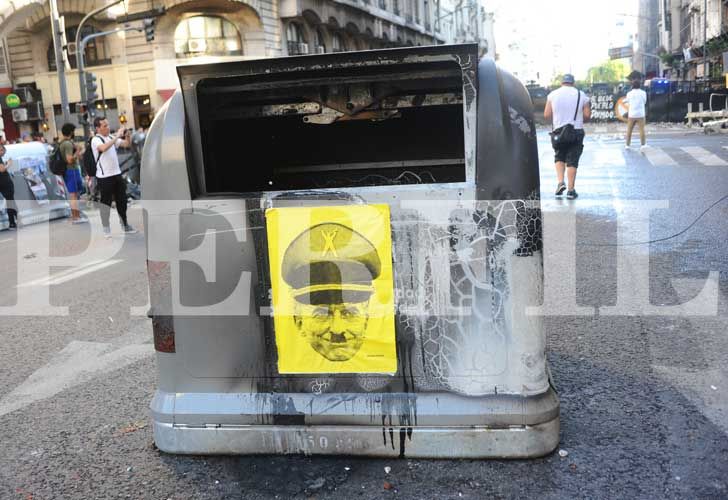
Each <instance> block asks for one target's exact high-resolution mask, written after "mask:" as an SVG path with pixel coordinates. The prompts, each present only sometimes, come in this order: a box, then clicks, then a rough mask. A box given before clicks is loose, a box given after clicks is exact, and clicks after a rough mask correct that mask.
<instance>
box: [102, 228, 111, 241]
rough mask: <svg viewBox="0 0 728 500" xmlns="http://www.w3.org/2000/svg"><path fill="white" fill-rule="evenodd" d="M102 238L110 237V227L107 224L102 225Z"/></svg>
mask: <svg viewBox="0 0 728 500" xmlns="http://www.w3.org/2000/svg"><path fill="white" fill-rule="evenodd" d="M104 238H106V239H109V238H111V228H110V227H109V226H104Z"/></svg>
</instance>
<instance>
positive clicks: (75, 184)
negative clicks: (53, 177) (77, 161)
mask: <svg viewBox="0 0 728 500" xmlns="http://www.w3.org/2000/svg"><path fill="white" fill-rule="evenodd" d="M63 180H64V181H65V182H66V189H67V190H68V192H69V193H81V192H82V191H83V180H82V179H81V171H80V170H79V169H77V168H68V169H66V173H65V174H63Z"/></svg>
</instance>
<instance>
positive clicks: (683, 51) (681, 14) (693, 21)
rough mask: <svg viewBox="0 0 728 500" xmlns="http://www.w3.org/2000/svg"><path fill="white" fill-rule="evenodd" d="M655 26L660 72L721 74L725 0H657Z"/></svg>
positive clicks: (727, 46)
mask: <svg viewBox="0 0 728 500" xmlns="http://www.w3.org/2000/svg"><path fill="white" fill-rule="evenodd" d="M706 7H707V8H706ZM657 29H658V42H659V53H660V66H659V71H660V76H663V77H666V78H671V79H679V80H707V79H719V78H721V75H722V74H723V73H724V70H725V68H723V62H722V58H723V52H726V51H728V2H726V0H659V2H658V20H657Z"/></svg>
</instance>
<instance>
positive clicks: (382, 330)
mask: <svg viewBox="0 0 728 500" xmlns="http://www.w3.org/2000/svg"><path fill="white" fill-rule="evenodd" d="M265 217H266V223H267V235H268V256H269V261H270V274H271V285H272V289H273V297H272V305H273V324H274V327H275V335H276V345H277V347H278V371H279V372H280V373H392V374H393V373H395V372H396V371H397V352H396V346H395V334H394V293H393V292H394V280H393V277H392V239H391V234H390V225H389V206H388V205H342V206H332V207H286V208H271V209H269V210H267V211H266V214H265Z"/></svg>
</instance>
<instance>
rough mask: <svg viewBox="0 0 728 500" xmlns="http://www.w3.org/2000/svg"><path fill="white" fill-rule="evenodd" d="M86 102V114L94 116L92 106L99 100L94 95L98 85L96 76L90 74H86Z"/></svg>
mask: <svg viewBox="0 0 728 500" xmlns="http://www.w3.org/2000/svg"><path fill="white" fill-rule="evenodd" d="M85 78H86V102H87V103H88V112H89V115H90V116H91V117H92V116H93V115H94V104H95V103H96V101H97V100H98V99H99V95H98V94H97V93H96V89H98V85H96V75H94V74H93V73H91V72H86V74H85Z"/></svg>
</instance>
